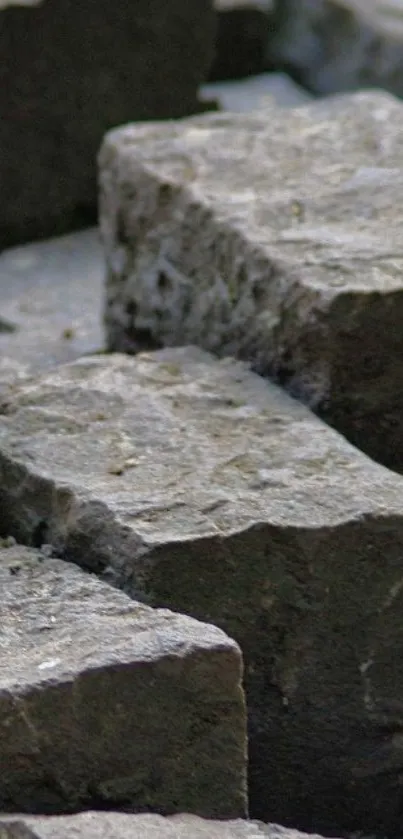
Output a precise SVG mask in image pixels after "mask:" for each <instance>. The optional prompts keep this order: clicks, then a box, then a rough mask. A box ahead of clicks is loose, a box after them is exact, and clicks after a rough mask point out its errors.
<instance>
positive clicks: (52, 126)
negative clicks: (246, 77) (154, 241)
mask: <svg viewBox="0 0 403 839" xmlns="http://www.w3.org/2000/svg"><path fill="white" fill-rule="evenodd" d="M214 32H215V16H214V12H213V8H212V4H211V2H210V0H197V2H196V3H189V2H188V0H145V2H139V0H137V1H136V2H129V3H120V2H114V0H97V2H95V3H94V2H91V0H87V2H86V0H80V2H78V0H76V1H75V2H69V0H43V2H41V3H39V4H34V5H32V4H31V7H29V8H26V7H23V6H19V7H15V6H13V7H11V8H5V9H2V10H0V55H1V72H0V192H1V196H2V200H1V206H0V248H1V247H2V246H3V247H6V246H7V245H12V244H14V243H17V242H23V241H29V240H30V239H33V238H36V237H43V236H47V235H48V236H50V235H53V236H54V235H55V234H57V233H58V232H60V233H63V232H65V231H67V230H69V229H71V228H72V227H74V226H79V225H80V224H81V225H83V224H85V223H88V219H89V218H94V216H95V211H96V168H95V158H96V154H97V150H98V147H99V144H100V143H101V140H102V136H103V134H104V133H105V131H107V130H108V129H109V128H112V127H113V126H116V125H121V124H122V123H125V122H128V121H129V120H145V119H165V118H171V117H180V116H184V115H186V114H191V113H194V112H195V111H197V110H198V109H199V106H198V102H197V88H198V85H199V84H200V83H201V82H202V81H204V80H205V78H206V76H207V73H208V69H209V66H210V63H211V60H212V52H213V41H214Z"/></svg>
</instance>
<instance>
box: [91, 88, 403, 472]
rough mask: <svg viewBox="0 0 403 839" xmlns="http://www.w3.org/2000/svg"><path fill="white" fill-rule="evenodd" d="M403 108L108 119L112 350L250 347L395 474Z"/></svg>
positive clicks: (401, 441)
mask: <svg viewBox="0 0 403 839" xmlns="http://www.w3.org/2000/svg"><path fill="white" fill-rule="evenodd" d="M402 122H403V105H402V104H401V103H400V102H398V101H397V100H395V99H393V98H392V97H390V96H389V95H388V94H382V93H372V94H357V95H355V96H351V97H349V96H346V97H340V99H339V100H332V101H328V102H323V103H317V104H313V105H309V106H306V107H303V108H300V109H297V110H295V111H282V110H280V109H277V108H275V107H273V108H270V107H268V108H267V110H261V111H259V112H255V113H253V114H250V115H245V114H222V115H208V116H204V117H202V118H198V119H192V120H189V121H183V122H182V123H176V124H174V125H162V124H155V125H147V126H140V127H136V126H128V127H126V128H123V129H120V130H117V131H115V132H112V133H110V134H109V135H108V136H107V138H106V140H105V142H104V145H103V149H102V151H101V154H100V185H101V226H102V235H103V241H104V246H105V252H106V258H107V303H106V309H105V320H106V327H107V333H108V341H109V347H110V348H111V349H114V350H124V351H129V352H130V351H131V352H135V351H137V350H138V349H139V348H141V347H145V346H149V347H155V346H158V345H159V346H161V345H162V344H167V345H175V344H186V343H197V344H199V345H201V346H203V347H204V348H205V349H208V350H210V351H214V352H215V353H217V354H219V355H226V354H228V355H237V356H239V357H241V358H245V359H247V360H250V361H251V362H252V364H253V366H254V368H255V369H256V370H257V371H258V372H260V373H262V374H264V375H266V374H268V375H270V376H273V377H275V378H276V379H277V380H278V381H280V382H281V383H282V384H284V385H286V387H287V388H288V389H289V390H290V392H291V393H292V394H293V395H295V396H298V397H299V398H302V399H303V400H304V401H306V402H307V403H308V404H309V405H310V407H312V408H313V409H315V410H317V411H318V413H319V414H320V415H321V416H322V417H324V418H325V419H326V420H328V421H329V423H330V424H332V425H334V426H336V428H337V429H338V430H340V431H341V432H342V433H344V434H345V435H346V436H347V437H348V438H349V439H350V440H351V441H352V442H353V443H355V444H357V445H358V446H359V447H362V448H363V449H364V450H365V451H366V452H367V453H368V454H370V455H371V456H373V457H375V458H376V459H379V460H380V461H381V462H383V463H384V464H386V465H388V466H391V467H393V468H396V469H397V470H403V426H402V417H403V401H402V399H403V397H402V394H403V387H402V369H403V368H402V365H401V358H402V355H403V331H402V329H401V323H402V317H403V313H402V308H403V297H402V288H403V283H402V266H403V245H402V226H403V219H402V214H401V211H400V196H401V192H402V188H403V174H402V165H403V133H402V129H401V126H402Z"/></svg>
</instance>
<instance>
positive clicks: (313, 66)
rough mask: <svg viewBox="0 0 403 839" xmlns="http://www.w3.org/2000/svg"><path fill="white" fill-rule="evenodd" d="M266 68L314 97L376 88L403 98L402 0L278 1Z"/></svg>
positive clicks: (271, 28) (271, 30)
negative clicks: (283, 73)
mask: <svg viewBox="0 0 403 839" xmlns="http://www.w3.org/2000/svg"><path fill="white" fill-rule="evenodd" d="M275 10H276V11H275V14H274V15H273V17H272V22H271V26H270V33H271V37H270V38H269V48H268V55H267V60H268V63H269V66H272V65H273V64H274V65H275V66H278V65H280V66H283V67H286V68H287V69H288V70H289V71H290V72H291V73H292V74H293V75H294V76H295V77H296V78H298V81H299V82H300V83H301V84H303V85H306V86H307V87H308V88H309V89H310V90H312V91H314V92H315V93H320V94H329V93H337V92H339V91H348V90H357V89H359V88H371V87H372V88H374V87H380V88H384V89H385V90H389V91H390V92H391V93H394V94H396V95H397V96H403V4H402V2H401V0H278V2H277V3H276V4H275Z"/></svg>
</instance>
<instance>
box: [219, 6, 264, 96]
mask: <svg viewBox="0 0 403 839" xmlns="http://www.w3.org/2000/svg"><path fill="white" fill-rule="evenodd" d="M215 7H216V11H217V34H216V42H215V57H214V61H213V63H212V66H211V68H210V74H209V77H210V79H211V80H212V81H214V80H217V79H237V78H242V77H244V76H251V75H253V74H254V73H261V72H262V71H263V70H264V69H265V59H266V51H267V32H268V29H269V19H270V15H269V12H271V11H272V3H271V2H270V0H242V2H239V0H224V2H222V0H218V1H217V0H216V2H215Z"/></svg>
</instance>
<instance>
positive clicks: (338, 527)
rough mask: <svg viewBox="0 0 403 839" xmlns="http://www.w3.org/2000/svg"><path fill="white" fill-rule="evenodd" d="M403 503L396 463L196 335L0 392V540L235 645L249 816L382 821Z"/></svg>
mask: <svg viewBox="0 0 403 839" xmlns="http://www.w3.org/2000/svg"><path fill="white" fill-rule="evenodd" d="M402 499H403V478H402V477H401V476H399V475H396V474H394V473H393V472H390V471H389V470H387V469H385V468H383V467H381V466H379V465H378V464H376V463H374V462H373V461H371V460H370V459H369V458H367V457H366V456H365V455H363V454H362V453H361V452H359V451H358V450H356V449H354V447H352V446H351V445H350V444H349V443H347V442H346V440H345V439H344V438H343V437H341V436H340V435H339V434H337V432H335V431H334V430H333V429H331V428H330V427H328V426H326V425H325V424H323V423H321V421H320V420H318V419H317V418H316V417H315V416H314V415H313V414H312V413H311V412H310V411H309V410H308V409H307V408H305V407H304V406H303V405H302V404H301V403H299V402H295V401H294V400H292V399H291V398H290V397H289V396H287V394H285V393H284V392H283V391H282V390H281V389H279V388H277V387H276V386H275V385H273V384H270V383H268V382H267V381H266V380H264V379H263V378H261V377H259V376H257V375H255V374H253V373H251V372H250V371H249V370H248V369H247V366H246V365H245V364H243V363H242V362H237V361H234V360H231V359H222V360H220V361H218V360H216V359H214V358H213V357H212V356H210V355H208V354H207V353H204V352H203V351H202V350H201V349H199V348H195V347H194V348H192V347H186V348H178V349H166V350H162V351H158V352H156V353H148V354H147V353H140V354H138V355H137V356H136V357H135V358H133V357H130V356H126V355H120V354H116V355H111V356H94V357H86V358H83V359H82V360H80V361H76V362H73V363H72V364H69V365H66V366H64V367H60V368H58V369H55V370H53V371H51V372H49V373H46V374H43V375H42V376H40V377H38V378H37V379H36V380H34V381H30V382H28V383H26V384H23V385H21V386H19V387H18V388H14V391H13V393H12V395H11V396H10V397H9V398H8V400H7V401H5V400H3V403H2V409H1V415H0V510H1V514H2V521H3V529H4V534H7V533H8V534H13V535H14V536H15V537H16V538H18V539H19V540H21V541H23V542H25V543H31V544H33V545H36V546H38V545H40V544H41V543H50V544H52V545H53V549H54V551H55V552H56V554H58V555H59V556H60V557H62V558H64V559H66V560H70V561H72V562H75V563H77V564H80V565H82V566H83V567H84V568H85V569H86V570H88V571H93V572H96V573H97V574H99V575H100V576H101V577H103V578H104V579H105V580H107V581H108V582H109V583H111V584H113V585H114V586H116V587H121V588H122V589H123V590H124V591H125V592H127V593H128V594H130V595H131V596H132V597H133V598H134V599H135V600H137V601H143V602H146V603H147V604H148V605H150V606H158V607H164V608H170V609H173V610H174V611H178V612H184V613H186V614H189V615H192V616H193V617H195V618H197V619H199V620H203V621H206V622H207V623H213V624H215V625H217V626H219V627H220V628H222V629H223V630H224V631H225V632H227V633H228V634H229V635H230V637H233V638H235V640H236V641H237V642H238V643H239V644H240V646H241V648H242V650H243V654H244V657H245V685H246V690H247V698H248V708H249V736H250V755H249V783H250V812H251V813H252V814H253V817H254V818H261V819H262V820H265V821H267V820H270V819H271V820H274V821H276V822H279V823H284V824H286V825H287V826H299V827H301V828H304V829H305V830H320V831H321V832H323V833H325V834H326V833H328V832H329V833H331V834H332V835H335V834H337V833H345V832H346V830H349V831H350V830H358V829H359V830H362V831H365V830H367V832H368V833H372V832H378V833H379V834H387V835H392V834H393V829H394V828H397V829H400V827H399V825H400V819H401V816H400V813H401V810H400V797H401V788H400V786H399V783H398V777H400V768H399V767H400V766H401V751H400V747H399V743H400V741H399V738H398V737H395V736H394V734H393V731H394V729H393V725H397V726H398V724H399V723H398V722H397V723H396V719H397V718H398V716H399V708H401V707H402V706H401V695H402V691H403V664H402V663H403V631H402V622H401V613H402V609H403V601H402V598H403V586H402V578H403V559H402V557H403V501H402ZM108 631H109V630H108ZM96 635H97V632H96V629H94V628H93V636H92V637H96ZM51 657H53V655H52V656H51ZM388 725H389V729H388V730H386V728H387V726H388ZM235 747H236V744H234V748H235ZM0 777H2V773H1V772H0Z"/></svg>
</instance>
